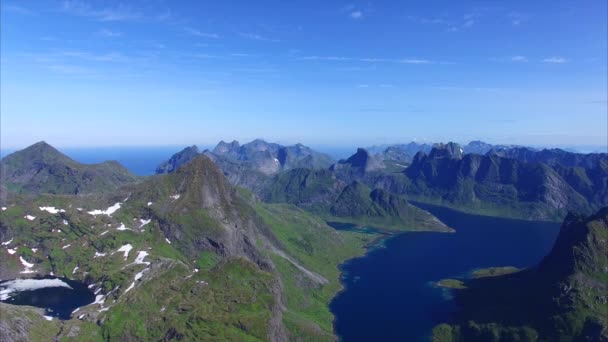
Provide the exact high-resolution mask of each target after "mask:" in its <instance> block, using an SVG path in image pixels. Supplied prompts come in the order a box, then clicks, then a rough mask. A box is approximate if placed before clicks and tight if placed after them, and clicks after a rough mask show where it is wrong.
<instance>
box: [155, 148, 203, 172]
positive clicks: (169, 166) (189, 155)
mask: <svg viewBox="0 0 608 342" xmlns="http://www.w3.org/2000/svg"><path fill="white" fill-rule="evenodd" d="M199 154H200V151H199V150H198V147H197V146H196V145H192V146H190V147H186V148H184V149H183V150H181V151H180V152H177V153H176V154H174V155H173V156H171V158H169V160H167V161H165V162H163V163H162V164H160V165H159V166H158V167H157V168H156V173H157V174H159V173H170V172H173V171H175V170H177V169H179V168H180V166H182V165H184V164H186V163H187V162H189V161H190V160H192V159H194V157H196V156H197V155H199Z"/></svg>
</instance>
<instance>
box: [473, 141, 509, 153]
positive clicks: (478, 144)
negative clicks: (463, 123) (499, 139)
mask: <svg viewBox="0 0 608 342" xmlns="http://www.w3.org/2000/svg"><path fill="white" fill-rule="evenodd" d="M514 147H517V146H511V145H492V144H488V143H486V142H483V141H480V140H473V141H470V142H469V143H468V144H466V145H464V146H463V147H462V149H463V150H464V153H467V154H469V153H472V154H486V153H488V152H490V151H492V150H506V149H510V148H514Z"/></svg>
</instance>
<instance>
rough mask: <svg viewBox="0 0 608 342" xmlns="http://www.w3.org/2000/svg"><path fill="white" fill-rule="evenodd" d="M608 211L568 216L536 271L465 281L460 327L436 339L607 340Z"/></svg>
mask: <svg viewBox="0 0 608 342" xmlns="http://www.w3.org/2000/svg"><path fill="white" fill-rule="evenodd" d="M607 241H608V208H603V209H601V210H600V211H599V212H598V213H596V214H595V215H592V216H590V217H587V218H585V217H581V216H576V215H572V214H571V215H568V217H567V218H566V219H565V221H564V223H563V225H562V227H561V230H560V233H559V236H558V238H557V241H556V242H555V245H554V247H553V249H552V250H551V252H550V253H549V254H548V255H547V256H546V257H545V258H544V259H543V260H542V262H541V263H540V264H539V265H538V266H536V267H534V268H531V269H527V270H524V271H521V272H515V273H510V274H506V275H499V276H489V277H481V278H477V279H473V280H469V281H465V282H464V287H465V288H464V289H461V290H457V291H456V300H457V302H458V303H459V304H460V307H461V308H460V310H459V312H458V314H457V317H456V318H457V324H455V325H451V326H450V325H445V324H444V325H440V326H438V327H436V328H435V329H434V340H435V341H607V340H608V321H607V320H606V318H607V317H608V273H607V272H606V271H607V270H608V244H607Z"/></svg>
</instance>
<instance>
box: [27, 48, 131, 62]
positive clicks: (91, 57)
mask: <svg viewBox="0 0 608 342" xmlns="http://www.w3.org/2000/svg"><path fill="white" fill-rule="evenodd" d="M23 56H25V57H28V58H32V59H33V60H34V61H36V62H38V63H46V64H73V63H72V62H73V61H74V60H81V61H84V62H99V63H127V62H133V61H135V60H137V59H138V58H135V57H129V56H125V55H123V54H122V53H120V52H109V53H93V52H87V51H80V50H66V51H58V52H50V53H30V54H24V55H23ZM140 59H141V58H140Z"/></svg>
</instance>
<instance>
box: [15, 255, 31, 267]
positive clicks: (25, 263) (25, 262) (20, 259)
mask: <svg viewBox="0 0 608 342" xmlns="http://www.w3.org/2000/svg"><path fill="white" fill-rule="evenodd" d="M19 261H21V265H23V266H25V267H26V268H32V267H34V264H30V263H29V262H27V261H25V259H23V257H21V256H20V257H19Z"/></svg>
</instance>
